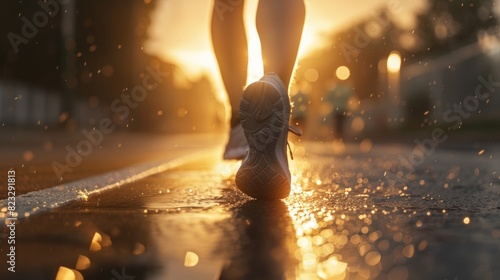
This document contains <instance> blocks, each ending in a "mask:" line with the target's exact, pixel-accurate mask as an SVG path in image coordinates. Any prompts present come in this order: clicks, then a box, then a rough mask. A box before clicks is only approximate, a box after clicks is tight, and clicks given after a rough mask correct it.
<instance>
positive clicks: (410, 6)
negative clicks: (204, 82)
mask: <svg viewBox="0 0 500 280" xmlns="http://www.w3.org/2000/svg"><path fill="white" fill-rule="evenodd" d="M212 3H213V0H211V1H207V0H182V1H181V0H159V1H158V7H157V9H156V11H155V12H154V13H153V15H152V26H151V28H150V30H149V37H150V40H149V41H148V42H147V43H146V46H145V49H146V52H148V53H150V54H153V55H157V56H159V57H162V58H165V59H166V60H168V61H170V62H173V63H175V64H177V65H179V66H180V67H181V68H182V70H183V71H184V72H185V73H186V74H187V75H188V77H190V78H196V77H197V76H199V75H200V74H202V73H209V76H211V77H210V78H211V79H213V80H214V81H215V84H216V85H218V86H217V87H218V88H220V77H219V75H218V71H217V65H216V63H215V59H214V57H213V54H212V47H211V40H210V32H209V27H210V26H209V20H210V15H211V7H212ZM257 3H258V1H257V0H247V1H246V4H245V5H246V7H245V8H246V11H247V12H246V24H247V30H248V34H249V35H248V36H249V44H250V48H249V51H250V57H251V59H250V61H251V62H252V63H251V64H250V65H249V67H250V69H249V82H252V81H253V80H256V79H258V78H260V75H261V74H262V69H261V68H262V63H261V61H260V59H256V58H257V57H258V56H259V55H260V45H259V42H258V39H257V38H258V37H257V33H256V31H255V28H254V27H253V22H254V17H255V11H256V7H257ZM425 3H427V1H426V0H349V1H339V0H309V1H306V5H307V19H306V26H305V28H304V33H303V41H302V46H301V53H303V54H307V53H308V52H310V51H311V50H313V49H315V48H321V47H323V46H324V44H325V42H324V40H323V37H322V36H323V34H328V33H331V32H332V31H333V30H335V29H340V28H343V27H345V26H347V25H349V24H350V23H353V22H355V21H358V20H360V19H361V18H362V17H367V16H370V15H371V13H373V12H374V11H375V10H376V9H377V8H378V7H381V6H383V5H388V4H389V5H391V7H394V8H393V9H392V11H393V15H394V17H395V18H396V20H399V21H400V22H401V23H402V24H407V25H409V24H411V19H412V16H411V15H412V14H413V13H414V11H415V10H418V9H421V8H422V7H425ZM217 91H219V92H220V91H221V90H220V89H218V90H217ZM221 97H222V98H223V94H221Z"/></svg>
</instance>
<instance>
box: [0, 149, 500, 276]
mask: <svg viewBox="0 0 500 280" xmlns="http://www.w3.org/2000/svg"><path fill="white" fill-rule="evenodd" d="M219 150H220V149H217V152H215V151H214V152H209V153H207V154H206V155H205V156H204V157H201V158H200V159H199V160H197V161H195V162H193V163H190V164H187V165H184V166H181V167H177V168H175V169H172V170H168V171H166V172H163V173H159V174H157V175H154V176H151V177H148V178H146V179H143V180H140V181H138V182H135V183H132V184H128V185H123V186H121V187H119V188H116V189H113V190H110V191H106V192H103V193H100V194H97V195H94V196H91V197H89V198H88V199H87V200H86V201H80V202H74V203H72V204H70V205H67V206H64V207H61V208H57V209H54V210H51V211H48V212H45V213H41V214H38V215H34V216H31V217H28V218H25V219H22V220H19V221H18V223H17V224H16V232H17V236H16V238H17V239H16V244H17V247H16V248H17V251H16V255H17V265H16V270H17V271H16V273H10V272H8V271H7V270H6V269H3V270H2V271H1V272H0V278H1V279H109V280H111V279H117V280H119V279H130V280H131V279H391V280H392V279H500V215H499V214H500V170H499V169H500V146H498V145H493V144H492V145H489V146H483V147H481V148H480V149H472V148H471V149H468V150H465V149H462V148H460V149H437V150H435V151H432V153H428V154H425V153H416V152H415V150H414V147H411V146H396V145H382V146H378V145H372V144H371V143H368V144H367V143H364V144H363V143H362V145H361V146H357V145H344V144H340V143H305V144H303V145H297V146H295V147H294V152H295V158H296V159H295V160H294V161H291V171H292V174H293V178H292V179H293V184H292V194H291V195H290V197H289V198H287V199H285V200H282V201H256V200H252V199H250V198H248V197H246V196H245V195H243V194H242V193H240V192H239V191H238V190H237V188H236V187H235V186H234V174H235V172H236V170H237V168H238V164H239V163H238V162H234V161H221V160H219V158H220V155H219V154H218V153H219ZM418 156H420V158H418ZM412 159H413V160H412ZM417 159H418V160H417ZM420 159H422V160H420ZM2 235H3V236H4V237H5V236H6V232H3V233H2ZM2 240H5V239H4V238H2ZM0 258H1V260H2V263H5V261H4V258H5V247H4V246H3V245H2V255H1V256H0Z"/></svg>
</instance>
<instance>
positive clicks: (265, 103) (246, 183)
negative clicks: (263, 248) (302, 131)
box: [235, 81, 290, 199]
mask: <svg viewBox="0 0 500 280" xmlns="http://www.w3.org/2000/svg"><path fill="white" fill-rule="evenodd" d="M287 116H289V113H288V114H287V113H286V106H285V102H284V100H283V96H282V95H281V94H280V92H279V90H278V89H276V88H275V87H274V86H273V85H272V84H271V83H269V82H264V81H258V82H255V83H253V84H251V85H249V86H248V87H247V89H246V90H245V92H244V93H243V97H242V100H241V104H240V120H241V124H242V127H243V131H244V134H245V137H246V138H247V141H248V145H249V151H248V154H247V157H246V158H245V160H244V161H243V162H242V164H241V167H240V169H239V170H238V172H237V173H236V177H235V182H236V186H237V187H238V188H239V189H240V190H241V191H242V192H244V193H245V194H247V195H249V196H251V197H254V198H257V199H282V198H285V197H287V196H288V195H289V193H290V173H289V171H288V162H287V157H286V151H285V148H286V137H287V133H288V130H287V124H288V119H287ZM285 120H286V122H285Z"/></svg>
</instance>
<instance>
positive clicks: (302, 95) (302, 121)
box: [290, 88, 310, 132]
mask: <svg viewBox="0 0 500 280" xmlns="http://www.w3.org/2000/svg"><path fill="white" fill-rule="evenodd" d="M291 100H292V104H293V105H292V113H291V117H290V118H291V122H292V124H293V125H295V126H298V127H299V128H300V129H301V130H302V131H303V132H304V131H305V127H306V124H307V113H308V107H309V102H310V100H309V94H308V93H307V92H305V90H304V89H302V88H301V89H299V90H298V91H297V92H296V93H295V94H293V95H292V96H291Z"/></svg>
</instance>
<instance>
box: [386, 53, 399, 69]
mask: <svg viewBox="0 0 500 280" xmlns="http://www.w3.org/2000/svg"><path fill="white" fill-rule="evenodd" d="M387 70H388V71H389V72H391V73H398V72H399V70H401V55H400V54H399V52H397V51H393V52H391V53H390V54H389V57H388V58H387Z"/></svg>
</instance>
